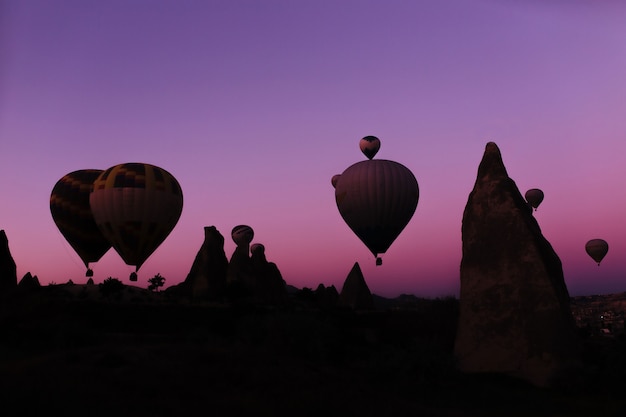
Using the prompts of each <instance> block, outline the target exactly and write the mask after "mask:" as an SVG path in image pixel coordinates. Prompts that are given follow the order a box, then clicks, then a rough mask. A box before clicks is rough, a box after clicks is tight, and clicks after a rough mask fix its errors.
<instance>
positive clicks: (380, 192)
mask: <svg viewBox="0 0 626 417" xmlns="http://www.w3.org/2000/svg"><path fill="white" fill-rule="evenodd" d="M360 148H361V150H362V151H363V153H364V154H365V156H366V157H367V158H368V160H367V161H361V162H357V163H355V164H353V165H352V166H350V167H348V168H347V169H346V170H345V171H344V172H343V173H342V174H341V180H340V181H338V182H337V184H336V187H335V200H336V203H337V208H338V209H339V213H340V214H341V217H343V219H344V221H345V222H346V223H347V224H348V226H349V227H350V229H352V231H353V232H354V233H355V234H356V235H357V236H358V237H359V239H361V241H362V242H363V243H364V244H365V246H367V248H368V249H369V250H370V251H371V252H372V254H374V256H375V257H376V264H377V265H380V264H381V263H382V259H381V258H380V257H379V256H378V255H379V254H381V253H385V252H386V251H387V249H389V247H390V246H391V244H392V243H393V242H394V240H395V239H396V238H397V237H398V235H399V234H400V233H401V232H402V230H403V229H404V228H405V227H406V225H407V224H408V222H409V220H411V217H413V213H414V212H415V209H416V207H417V202H418V199H419V187H418V184H417V180H416V179H415V176H414V175H413V173H412V172H411V171H410V170H409V169H408V168H406V167H405V166H404V165H402V164H399V163H397V162H394V161H388V160H378V159H376V160H374V159H371V158H373V156H374V155H375V154H376V151H377V150H378V148H380V141H379V140H378V138H376V137H375V136H366V137H365V138H363V139H361V142H360Z"/></svg>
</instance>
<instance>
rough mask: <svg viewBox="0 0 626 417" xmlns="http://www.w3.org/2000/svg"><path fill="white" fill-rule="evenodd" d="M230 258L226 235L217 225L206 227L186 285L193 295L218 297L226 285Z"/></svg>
mask: <svg viewBox="0 0 626 417" xmlns="http://www.w3.org/2000/svg"><path fill="white" fill-rule="evenodd" d="M227 268H228V259H227V258H226V253H225V252H224V236H222V234H221V233H220V232H219V231H218V230H217V228H216V227H215V226H207V227H205V228H204V242H203V243H202V246H201V247H200V250H199V251H198V254H197V255H196V258H195V259H194V261H193V264H192V265H191V270H190V271H189V274H187V278H186V279H185V285H186V286H187V288H188V291H189V292H190V293H191V295H192V296H193V297H196V298H209V299H217V298H219V297H221V295H222V293H223V291H224V288H225V286H226V270H227Z"/></svg>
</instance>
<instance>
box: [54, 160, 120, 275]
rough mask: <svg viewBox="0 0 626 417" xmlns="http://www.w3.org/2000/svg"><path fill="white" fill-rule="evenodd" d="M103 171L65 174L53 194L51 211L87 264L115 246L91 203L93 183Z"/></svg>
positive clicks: (70, 242)
mask: <svg viewBox="0 0 626 417" xmlns="http://www.w3.org/2000/svg"><path fill="white" fill-rule="evenodd" d="M102 172H103V171H102V170H100V169H81V170H78V171H73V172H70V173H69V174H67V175H64V176H63V178H61V179H60V180H59V181H57V183H56V184H55V185H54V188H53V189H52V193H51V194H50V213H51V214H52V219H53V220H54V223H55V224H56V226H57V227H58V229H59V231H60V232H61V234H62V235H63V237H64V238H65V240H67V242H68V243H69V244H70V246H71V247H72V248H73V249H74V251H75V252H76V253H77V254H78V256H79V257H80V259H81V260H82V261H83V263H84V264H85V266H86V267H89V263H90V262H97V261H98V260H99V259H100V258H102V256H103V255H104V254H105V253H107V251H108V250H109V249H110V248H111V243H109V241H108V240H107V238H106V237H105V236H104V235H103V234H102V232H101V231H100V229H99V228H98V226H97V225H96V221H95V220H94V217H93V213H92V211H91V208H90V206H89V193H90V192H91V189H92V187H93V182H94V181H95V179H96V178H98V176H99V175H100V174H101V173H102Z"/></svg>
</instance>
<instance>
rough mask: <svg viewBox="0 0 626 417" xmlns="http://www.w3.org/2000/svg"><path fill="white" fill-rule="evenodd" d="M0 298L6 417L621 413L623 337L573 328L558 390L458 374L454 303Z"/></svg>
mask: <svg viewBox="0 0 626 417" xmlns="http://www.w3.org/2000/svg"><path fill="white" fill-rule="evenodd" d="M309 295H310V294H309ZM0 301H1V304H2V305H1V307H0V329H1V331H0V406H1V408H2V415H5V416H9V415H37V414H43V415H62V416H74V415H76V416H77V415H80V416H116V417H118V416H187V415H212V416H240V415H243V416H246V415H250V416H290V417H291V416H294V417H295V416H321V415H344V416H409V415H410V416H498V417H501V416H585V417H588V416H624V415H626V400H625V399H624V398H625V397H626V341H625V340H624V338H623V337H622V336H614V337H611V338H607V337H599V336H591V335H588V334H583V333H582V332H581V335H582V336H581V337H583V338H584V345H585V355H584V360H585V370H584V374H583V375H582V379H581V381H580V382H579V383H577V384H575V385H574V386H572V387H571V388H568V389H563V390H546V389H538V388H534V387H532V386H530V385H528V384H525V383H523V382H521V381H517V380H513V379H508V378H505V377H502V376H497V375H479V376H478V375H474V376H472V375H463V374H460V373H458V372H457V371H456V370H455V367H454V360H453V355H452V349H453V343H454V334H455V330H456V319H457V314H458V303H457V300H454V299H452V298H451V299H437V300H421V301H420V302H419V303H416V302H413V303H410V304H407V303H405V304H399V303H393V302H391V301H389V300H387V301H386V302H385V303H383V302H382V300H380V299H379V300H378V305H379V308H378V309H377V310H376V311H371V312H354V311H350V310H347V309H338V308H333V309H329V308H327V309H323V308H318V307H317V306H315V305H314V303H313V302H312V299H310V298H307V297H304V296H302V295H301V294H298V293H296V294H292V296H291V299H290V302H289V303H288V304H287V305H286V306H282V307H267V306H258V305H251V304H245V303H235V304H228V305H227V304H217V303H214V304H211V303H200V302H195V303H192V302H191V301H189V300H185V299H174V298H172V297H168V296H167V295H166V294H164V293H150V292H147V291H146V290H140V289H137V288H133V287H126V288H125V289H123V290H122V291H121V292H120V293H116V294H108V295H106V296H105V295H103V294H102V293H99V292H98V286H82V285H55V286H48V287H41V288H40V289H38V290H36V291H32V292H28V293H23V294H16V295H13V296H12V297H5V298H3V299H2V300H0ZM9 410H16V411H9Z"/></svg>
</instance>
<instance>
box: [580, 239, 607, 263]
mask: <svg viewBox="0 0 626 417" xmlns="http://www.w3.org/2000/svg"><path fill="white" fill-rule="evenodd" d="M585 251H586V252H587V254H588V255H589V256H591V258H592V259H593V260H594V261H596V262H597V263H598V266H600V262H601V261H602V259H604V257H605V256H606V254H607V252H608V251H609V244H608V243H606V241H605V240H603V239H591V240H590V241H589V242H587V243H586V244H585Z"/></svg>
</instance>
